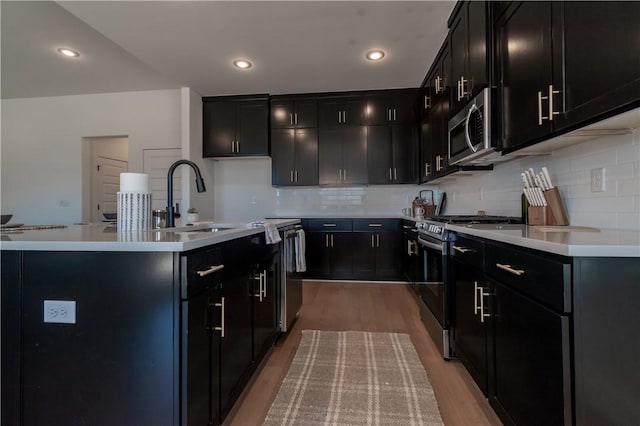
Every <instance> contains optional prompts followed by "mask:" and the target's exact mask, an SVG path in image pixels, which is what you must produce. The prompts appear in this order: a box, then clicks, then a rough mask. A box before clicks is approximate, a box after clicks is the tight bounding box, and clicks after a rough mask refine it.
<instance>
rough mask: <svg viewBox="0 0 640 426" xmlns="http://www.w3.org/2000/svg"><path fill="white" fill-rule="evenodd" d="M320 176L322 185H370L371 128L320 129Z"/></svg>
mask: <svg viewBox="0 0 640 426" xmlns="http://www.w3.org/2000/svg"><path fill="white" fill-rule="evenodd" d="M318 145H319V146H318V174H319V178H318V180H319V183H320V185H348V184H366V183H367V127H366V126H343V127H328V128H322V127H320V129H319V141H318Z"/></svg>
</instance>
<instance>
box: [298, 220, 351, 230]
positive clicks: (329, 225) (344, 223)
mask: <svg viewBox="0 0 640 426" xmlns="http://www.w3.org/2000/svg"><path fill="white" fill-rule="evenodd" d="M307 226H308V227H309V231H326V232H337V231H342V232H351V229H352V226H353V221H352V220H351V219H308V220H307Z"/></svg>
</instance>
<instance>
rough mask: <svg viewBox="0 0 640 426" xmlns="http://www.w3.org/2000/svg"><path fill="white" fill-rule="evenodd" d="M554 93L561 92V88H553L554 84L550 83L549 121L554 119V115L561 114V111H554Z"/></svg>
mask: <svg viewBox="0 0 640 426" xmlns="http://www.w3.org/2000/svg"><path fill="white" fill-rule="evenodd" d="M554 93H560V91H559V90H553V84H550V85H549V96H548V98H549V121H553V116H554V115H559V114H560V113H559V112H554V111H553V94H554Z"/></svg>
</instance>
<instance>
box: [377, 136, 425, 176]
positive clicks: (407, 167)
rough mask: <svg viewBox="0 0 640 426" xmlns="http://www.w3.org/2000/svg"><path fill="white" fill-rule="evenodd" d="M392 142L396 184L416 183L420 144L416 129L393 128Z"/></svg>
mask: <svg viewBox="0 0 640 426" xmlns="http://www.w3.org/2000/svg"><path fill="white" fill-rule="evenodd" d="M369 131H371V129H369ZM391 140H392V148H393V156H392V158H393V181H394V183H416V182H417V180H418V173H417V166H416V158H418V144H417V136H416V129H415V127H414V126H405V125H398V126H391ZM369 149H370V147H369ZM369 183H371V182H369Z"/></svg>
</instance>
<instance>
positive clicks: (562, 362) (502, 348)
mask: <svg viewBox="0 0 640 426" xmlns="http://www.w3.org/2000/svg"><path fill="white" fill-rule="evenodd" d="M494 292H495V308H494V312H492V316H493V318H492V320H493V333H494V336H493V339H494V348H493V349H494V351H495V353H494V355H493V360H492V362H493V363H494V368H495V372H494V378H493V380H494V382H493V383H492V384H490V402H491V404H492V405H493V406H494V408H496V412H497V413H498V415H501V416H502V418H503V419H504V418H505V416H508V417H507V419H509V420H510V422H513V423H514V424H517V425H524V426H527V425H531V426H534V425H563V424H567V423H566V422H567V421H568V422H569V423H570V422H571V419H570V417H565V416H570V415H571V414H570V413H571V384H570V377H571V372H570V365H569V364H570V362H569V359H570V354H569V347H570V343H569V319H568V318H567V317H563V316H560V315H558V314H556V313H554V312H552V311H550V310H548V309H547V308H545V307H543V306H542V305H539V304H538V303H536V302H533V301H532V300H531V299H528V298H526V297H524V296H522V295H521V294H520V293H517V292H516V291H514V290H511V289H510V288H509V287H507V286H504V285H502V284H500V283H498V282H494ZM565 378H566V379H565Z"/></svg>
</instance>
